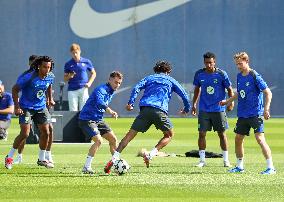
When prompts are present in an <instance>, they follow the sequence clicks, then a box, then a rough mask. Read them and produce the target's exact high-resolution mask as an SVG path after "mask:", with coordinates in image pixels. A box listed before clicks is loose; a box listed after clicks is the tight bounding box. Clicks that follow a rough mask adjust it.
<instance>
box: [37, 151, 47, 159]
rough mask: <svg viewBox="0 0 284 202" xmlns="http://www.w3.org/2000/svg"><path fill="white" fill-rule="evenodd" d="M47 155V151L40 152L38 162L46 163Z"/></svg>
mask: <svg viewBox="0 0 284 202" xmlns="http://www.w3.org/2000/svg"><path fill="white" fill-rule="evenodd" d="M45 153H46V150H41V149H40V150H39V154H38V160H40V161H45Z"/></svg>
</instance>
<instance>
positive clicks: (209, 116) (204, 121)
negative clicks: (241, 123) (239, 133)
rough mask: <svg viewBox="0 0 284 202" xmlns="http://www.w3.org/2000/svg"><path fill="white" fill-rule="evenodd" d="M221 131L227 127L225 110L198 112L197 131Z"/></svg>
mask: <svg viewBox="0 0 284 202" xmlns="http://www.w3.org/2000/svg"><path fill="white" fill-rule="evenodd" d="M212 127H213V130H214V131H218V132H223V131H225V130H226V129H228V128H229V124H228V120H227V115H226V112H199V114H198V131H211V130H212Z"/></svg>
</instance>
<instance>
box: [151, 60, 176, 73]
mask: <svg viewBox="0 0 284 202" xmlns="http://www.w3.org/2000/svg"><path fill="white" fill-rule="evenodd" d="M153 70H154V72H155V73H167V74H169V73H171V71H172V66H171V64H170V63H169V62H167V61H165V60H160V61H158V62H157V63H156V65H155V66H154V67H153Z"/></svg>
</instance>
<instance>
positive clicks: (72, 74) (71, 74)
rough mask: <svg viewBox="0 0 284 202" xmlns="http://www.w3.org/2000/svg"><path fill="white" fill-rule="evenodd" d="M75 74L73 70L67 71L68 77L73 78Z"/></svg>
mask: <svg viewBox="0 0 284 202" xmlns="http://www.w3.org/2000/svg"><path fill="white" fill-rule="evenodd" d="M75 75H76V72H74V71H73V72H70V73H69V78H70V79H72V78H74V76H75Z"/></svg>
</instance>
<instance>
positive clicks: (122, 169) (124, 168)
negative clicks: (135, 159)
mask: <svg viewBox="0 0 284 202" xmlns="http://www.w3.org/2000/svg"><path fill="white" fill-rule="evenodd" d="M129 169H130V166H129V164H128V163H127V162H126V161H125V160H124V159H118V160H116V161H115V162H114V164H113V170H114V172H115V173H116V174H118V175H123V174H125V173H127V172H128V170H129Z"/></svg>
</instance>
